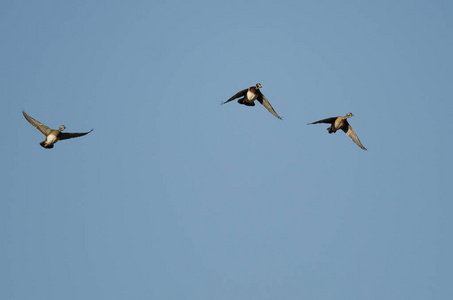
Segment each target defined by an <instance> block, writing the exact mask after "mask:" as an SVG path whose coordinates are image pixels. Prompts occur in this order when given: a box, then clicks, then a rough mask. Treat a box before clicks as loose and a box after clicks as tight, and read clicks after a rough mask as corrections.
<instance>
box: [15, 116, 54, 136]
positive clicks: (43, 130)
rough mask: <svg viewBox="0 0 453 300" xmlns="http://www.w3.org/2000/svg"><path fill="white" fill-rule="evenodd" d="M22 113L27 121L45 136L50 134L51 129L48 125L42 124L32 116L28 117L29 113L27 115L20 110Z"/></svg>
mask: <svg viewBox="0 0 453 300" xmlns="http://www.w3.org/2000/svg"><path fill="white" fill-rule="evenodd" d="M22 114H23V115H24V117H25V119H27V121H28V122H29V123H30V124H31V125H33V126H35V127H36V129H38V130H39V131H40V132H41V133H42V134H44V135H45V136H48V135H49V134H50V132H51V131H52V129H50V128H49V127H47V126H46V125H44V124H43V123H41V122H39V121H37V120H35V119H33V118H32V117H30V116H29V115H27V114H26V113H25V111H22Z"/></svg>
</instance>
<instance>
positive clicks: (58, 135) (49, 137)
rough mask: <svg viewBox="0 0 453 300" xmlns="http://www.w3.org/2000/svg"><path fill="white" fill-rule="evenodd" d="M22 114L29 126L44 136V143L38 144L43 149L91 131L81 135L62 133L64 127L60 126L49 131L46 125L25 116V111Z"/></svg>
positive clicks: (81, 134) (80, 134)
mask: <svg viewBox="0 0 453 300" xmlns="http://www.w3.org/2000/svg"><path fill="white" fill-rule="evenodd" d="M22 113H23V114H24V117H25V119H27V121H28V122H30V124H31V125H33V126H35V127H36V129H38V130H39V131H41V133H42V134H44V135H45V136H46V139H45V140H44V141H42V142H41V143H39V144H40V145H41V146H42V147H44V148H46V149H52V148H53V145H54V144H55V143H56V142H58V141H59V140H66V139H70V138H75V137H79V136H83V135H85V134H88V133H90V132H91V131H93V129H91V130H90V131H88V132H82V133H71V132H62V131H63V130H65V129H66V127H65V126H64V125H61V126H60V128H59V129H58V130H55V129H51V128H49V127H47V126H46V125H44V124H42V123H40V122H38V121H36V120H35V119H33V118H32V117H30V116H29V115H27V114H26V113H25V111H22Z"/></svg>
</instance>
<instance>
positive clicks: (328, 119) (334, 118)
mask: <svg viewBox="0 0 453 300" xmlns="http://www.w3.org/2000/svg"><path fill="white" fill-rule="evenodd" d="M336 119H337V117H332V118H327V119H322V120H319V121H316V122H313V123H308V124H307V125H311V124H318V123H329V124H333V122H335V120H336Z"/></svg>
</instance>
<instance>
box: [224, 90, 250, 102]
mask: <svg viewBox="0 0 453 300" xmlns="http://www.w3.org/2000/svg"><path fill="white" fill-rule="evenodd" d="M247 91H248V89H245V90H242V91H239V92H237V93H236V94H235V95H234V96H233V97H231V98H230V99H228V100H227V101H224V102H222V103H220V104H225V103H228V102H230V101H233V100H234V99H236V98H239V97H243V96H245V94H246V93H247Z"/></svg>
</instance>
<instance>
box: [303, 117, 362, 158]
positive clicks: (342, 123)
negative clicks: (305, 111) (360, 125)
mask: <svg viewBox="0 0 453 300" xmlns="http://www.w3.org/2000/svg"><path fill="white" fill-rule="evenodd" d="M353 116H354V115H353V114H352V113H350V112H349V113H347V114H346V116H344V117H342V116H338V117H332V118H327V119H323V120H319V121H316V122H313V123H308V124H307V125H311V124H318V123H328V124H331V125H330V127H329V128H327V131H328V132H329V133H335V132H336V131H337V130H339V129H341V130H343V131H344V132H345V133H346V135H347V136H349V138H350V139H351V140H353V141H354V143H356V144H357V145H358V146H359V147H360V148H362V149H363V150H366V148H365V147H364V146H363V145H362V143H361V142H360V140H359V138H358V137H357V134H356V133H355V132H354V130H353V129H352V127H351V125H349V122H348V120H347V119H348V118H350V117H353Z"/></svg>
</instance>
